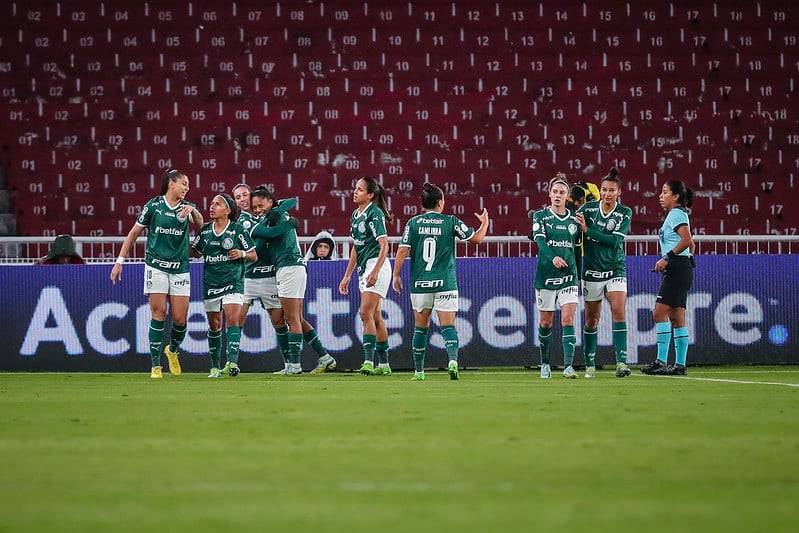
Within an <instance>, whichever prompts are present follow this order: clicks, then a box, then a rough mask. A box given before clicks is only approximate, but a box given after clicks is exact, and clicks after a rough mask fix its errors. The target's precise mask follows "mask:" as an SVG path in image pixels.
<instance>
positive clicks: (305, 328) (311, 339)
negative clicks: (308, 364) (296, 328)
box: [302, 318, 336, 374]
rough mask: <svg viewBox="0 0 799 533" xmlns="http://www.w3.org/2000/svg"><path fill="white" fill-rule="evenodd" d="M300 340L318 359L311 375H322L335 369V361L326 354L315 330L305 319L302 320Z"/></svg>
mask: <svg viewBox="0 0 799 533" xmlns="http://www.w3.org/2000/svg"><path fill="white" fill-rule="evenodd" d="M302 338H303V340H304V341H305V345H306V346H310V347H311V348H313V350H314V351H315V352H316V355H317V357H318V359H317V361H316V367H315V368H314V369H313V370H311V374H323V373H325V372H327V371H328V370H333V369H335V368H336V360H335V359H333V356H332V355H330V354H329V353H328V352H327V348H325V345H324V344H322V341H321V339H320V338H319V335H318V334H317V333H316V330H315V329H314V327H313V326H312V325H311V323H310V322H308V321H307V320H305V318H303V319H302Z"/></svg>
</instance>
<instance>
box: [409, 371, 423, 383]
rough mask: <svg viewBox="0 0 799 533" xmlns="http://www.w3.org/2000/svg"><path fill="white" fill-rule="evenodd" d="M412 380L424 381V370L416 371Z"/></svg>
mask: <svg viewBox="0 0 799 533" xmlns="http://www.w3.org/2000/svg"><path fill="white" fill-rule="evenodd" d="M411 381H424V372H414V373H413V377H412V378H411Z"/></svg>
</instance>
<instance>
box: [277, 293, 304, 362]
mask: <svg viewBox="0 0 799 533" xmlns="http://www.w3.org/2000/svg"><path fill="white" fill-rule="evenodd" d="M302 303H303V300H302V298H280V305H281V306H282V307H283V315H284V316H285V318H286V324H287V325H288V328H289V332H288V356H289V368H288V371H287V372H286V374H287V375H295V374H302V366H301V364H300V354H301V353H302Z"/></svg>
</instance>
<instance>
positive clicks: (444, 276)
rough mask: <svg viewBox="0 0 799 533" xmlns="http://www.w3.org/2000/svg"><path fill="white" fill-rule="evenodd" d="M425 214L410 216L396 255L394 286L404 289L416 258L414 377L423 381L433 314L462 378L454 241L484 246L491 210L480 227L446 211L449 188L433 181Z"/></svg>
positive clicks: (454, 375) (453, 375)
mask: <svg viewBox="0 0 799 533" xmlns="http://www.w3.org/2000/svg"><path fill="white" fill-rule="evenodd" d="M422 208H423V209H424V210H425V211H424V213H422V214H420V215H416V216H415V217H413V218H411V219H410V220H409V221H408V223H407V224H406V225H405V230H404V231H403V233H402V242H401V243H400V245H399V250H398V252H397V256H396V258H395V259H394V274H393V281H392V285H393V287H394V291H396V292H397V293H399V292H401V291H402V278H401V277H400V274H401V273H402V265H403V263H404V262H405V259H406V258H407V257H410V258H411V281H410V285H411V287H410V291H411V306H412V307H413V316H414V329H413V341H412V347H413V364H414V370H415V372H414V374H413V379H414V380H416V381H424V379H425V375H424V360H425V352H426V351H427V336H428V332H429V331H430V329H429V328H430V315H431V314H432V313H433V311H436V313H437V314H438V322H439V325H440V327H441V336H442V337H444V345H445V346H446V349H447V357H448V358H449V363H448V365H447V370H448V371H449V376H450V379H458V347H459V341H458V332H457V331H456V330H455V314H456V313H457V312H458V279H457V276H456V273H455V239H456V238H457V239H460V240H466V241H469V242H471V243H474V244H479V243H480V242H482V240H483V238H485V235H486V231H487V230H488V212H487V211H486V210H485V209H483V212H482V213H480V214H477V213H475V216H476V217H477V218H478V219H479V220H480V228H479V229H478V230H477V231H475V230H473V229H472V228H470V227H468V226H467V225H466V224H464V223H463V222H462V221H461V220H459V219H458V218H457V217H455V216H453V215H445V214H443V211H444V192H443V191H442V190H441V189H440V188H439V187H437V186H435V185H433V184H432V183H425V184H424V188H423V189H422Z"/></svg>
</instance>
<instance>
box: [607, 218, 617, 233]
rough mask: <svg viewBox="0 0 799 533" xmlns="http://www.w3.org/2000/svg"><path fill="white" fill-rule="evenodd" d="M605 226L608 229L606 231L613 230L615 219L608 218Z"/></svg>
mask: <svg viewBox="0 0 799 533" xmlns="http://www.w3.org/2000/svg"><path fill="white" fill-rule="evenodd" d="M605 227H606V228H607V229H608V231H613V230H614V229H616V219H613V218H611V219H610V220H608V223H607V225H605Z"/></svg>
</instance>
